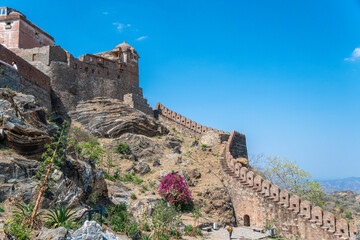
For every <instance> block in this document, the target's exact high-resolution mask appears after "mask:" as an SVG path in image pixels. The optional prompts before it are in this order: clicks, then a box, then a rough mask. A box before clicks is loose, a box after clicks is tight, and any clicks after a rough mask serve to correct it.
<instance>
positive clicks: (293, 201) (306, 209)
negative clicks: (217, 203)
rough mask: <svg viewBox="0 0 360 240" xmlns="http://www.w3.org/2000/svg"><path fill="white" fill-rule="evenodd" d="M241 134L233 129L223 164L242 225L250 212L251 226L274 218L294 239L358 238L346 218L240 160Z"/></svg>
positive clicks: (274, 223) (278, 227)
mask: <svg viewBox="0 0 360 240" xmlns="http://www.w3.org/2000/svg"><path fill="white" fill-rule="evenodd" d="M239 135H241V134H240V133H237V132H235V131H233V132H232V133H231V135H230V138H229V141H228V143H227V145H226V148H225V152H224V155H225V157H224V158H223V159H222V160H221V168H222V171H223V172H224V175H225V183H226V184H227V186H228V188H229V189H230V192H231V199H232V202H233V206H234V209H235V215H236V218H237V220H238V222H239V223H240V224H241V225H244V224H245V216H246V215H247V216H249V217H250V226H251V227H258V228H264V227H265V225H266V223H267V221H270V222H272V224H273V225H274V226H276V227H277V229H279V230H280V232H281V234H282V235H284V236H285V237H287V238H290V239H296V238H297V237H298V238H299V239H304V240H305V239H306V240H336V239H343V240H349V239H351V240H355V239H356V236H355V235H356V228H355V227H354V226H349V224H348V223H347V221H346V220H345V219H335V217H334V215H333V214H332V213H330V212H323V210H322V209H321V208H320V207H318V206H313V205H312V204H311V203H310V202H309V201H301V199H300V197H299V196H296V195H290V194H289V192H288V191H286V190H281V189H280V188H279V187H278V186H277V185H272V184H271V183H270V182H269V181H267V180H264V179H263V178H262V177H261V176H256V175H255V174H254V173H253V172H252V171H248V169H247V168H246V167H243V166H242V165H241V163H238V162H237V161H236V158H235V157H234V155H237V154H238V152H234V150H236V149H234V147H233V146H234V144H236V143H234V142H235V141H238V139H239Z"/></svg>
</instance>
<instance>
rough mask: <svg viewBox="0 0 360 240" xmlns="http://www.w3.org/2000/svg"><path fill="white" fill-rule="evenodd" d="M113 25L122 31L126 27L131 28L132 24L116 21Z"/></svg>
mask: <svg viewBox="0 0 360 240" xmlns="http://www.w3.org/2000/svg"><path fill="white" fill-rule="evenodd" d="M113 25H115V26H116V29H117V30H119V31H120V32H122V31H123V30H124V29H125V28H129V27H131V24H129V23H128V24H123V23H118V22H114V23H113Z"/></svg>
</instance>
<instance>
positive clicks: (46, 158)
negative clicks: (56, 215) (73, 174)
mask: <svg viewBox="0 0 360 240" xmlns="http://www.w3.org/2000/svg"><path fill="white" fill-rule="evenodd" d="M67 128H68V124H67V122H64V123H63V124H62V125H61V126H60V127H59V128H58V130H57V132H56V134H54V136H52V137H51V143H50V144H46V145H45V148H46V151H45V152H44V153H43V154H42V160H43V161H41V162H39V165H40V170H39V171H38V172H37V173H36V177H37V179H38V182H39V187H40V190H39V194H38V197H37V200H36V203H35V207H34V209H33V212H32V214H31V217H30V227H33V226H34V223H35V218H36V215H37V211H38V208H39V204H40V200H41V197H42V195H43V193H44V192H45V191H46V189H47V188H48V187H49V183H50V182H51V181H54V180H53V179H52V174H53V173H54V170H56V169H60V167H59V166H60V165H61V164H62V162H63V159H64V158H65V146H66V131H67Z"/></svg>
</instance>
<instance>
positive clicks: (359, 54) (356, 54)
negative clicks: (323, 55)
mask: <svg viewBox="0 0 360 240" xmlns="http://www.w3.org/2000/svg"><path fill="white" fill-rule="evenodd" d="M344 60H345V61H351V62H354V61H356V60H360V48H355V50H354V51H353V53H352V54H351V57H349V58H345V59H344Z"/></svg>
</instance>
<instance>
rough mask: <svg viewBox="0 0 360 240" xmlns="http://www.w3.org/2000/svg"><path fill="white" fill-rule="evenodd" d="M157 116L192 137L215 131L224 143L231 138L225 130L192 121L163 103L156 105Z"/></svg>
mask: <svg viewBox="0 0 360 240" xmlns="http://www.w3.org/2000/svg"><path fill="white" fill-rule="evenodd" d="M156 115H157V117H158V118H159V119H160V120H162V121H163V122H165V123H167V124H168V125H169V126H170V127H171V128H172V127H174V128H175V129H177V130H178V131H180V132H183V133H185V134H188V135H190V136H192V137H200V136H201V135H202V134H204V133H206V132H208V131H214V132H216V133H219V134H220V135H221V138H222V140H223V141H227V139H228V138H229V136H230V133H229V132H224V131H223V130H218V129H216V128H212V127H207V126H205V125H202V124H200V123H197V122H195V121H192V120H191V119H190V118H186V117H185V116H183V115H181V114H179V113H176V112H175V111H172V110H170V109H169V108H167V107H165V106H164V105H162V104H161V103H157V104H156ZM245 148H246V143H245Z"/></svg>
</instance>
